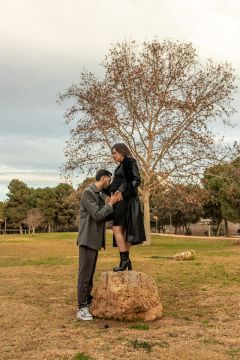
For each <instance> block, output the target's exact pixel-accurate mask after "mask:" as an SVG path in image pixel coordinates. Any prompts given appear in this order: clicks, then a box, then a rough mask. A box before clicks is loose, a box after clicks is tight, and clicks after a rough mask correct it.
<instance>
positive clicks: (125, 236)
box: [123, 228, 131, 252]
mask: <svg viewBox="0 0 240 360" xmlns="http://www.w3.org/2000/svg"><path fill="white" fill-rule="evenodd" d="M123 236H124V239H125V244H126V251H128V252H130V248H131V243H130V242H127V229H126V228H124V229H123Z"/></svg>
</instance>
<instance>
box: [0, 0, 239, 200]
mask: <svg viewBox="0 0 240 360" xmlns="http://www.w3.org/2000/svg"><path fill="white" fill-rule="evenodd" d="M239 19H240V2H239V0H227V1H225V0H215V1H214V0H85V1H83V0H41V1H39V0H5V1H4V0H0V45H1V53H0V125H1V126H0V200H1V199H4V198H5V196H6V192H7V185H8V183H9V182H10V180H11V179H13V178H18V179H20V180H22V181H24V182H26V183H27V184H28V185H29V186H34V187H38V186H40V187H43V186H55V185H57V184H58V183H59V182H60V180H61V179H60V176H59V168H60V166H61V164H62V163H63V161H64V153H63V148H64V142H65V140H66V139H67V138H68V134H69V128H68V127H67V126H66V125H65V124H64V120H63V112H64V106H59V105H58V104H57V103H56V100H57V96H58V93H59V92H63V91H64V89H66V88H67V87H68V86H70V85H71V84H72V83H74V82H77V81H78V79H79V75H80V72H81V71H82V70H83V68H84V69H87V70H90V71H93V72H95V73H97V74H100V73H101V67H100V65H99V64H100V62H101V61H102V59H103V57H104V55H105V54H106V52H107V51H108V49H109V47H110V46H111V44H113V43H115V42H117V41H121V40H125V39H127V40H128V39H136V40H138V41H143V40H151V39H153V38H154V37H155V36H158V37H159V39H160V40H162V39H164V38H168V39H172V40H176V39H178V40H186V41H192V42H193V45H194V46H195V47H196V48H197V49H198V52H199V55H200V56H201V58H202V59H205V58H207V57H212V58H213V59H215V60H217V61H229V62H231V63H232V65H233V66H234V67H235V69H236V71H237V74H238V75H240V50H239V34H240V21H239ZM235 104H236V106H237V107H239V104H240V101H239V93H238V94H237V96H236V98H235ZM233 121H234V122H235V123H236V127H235V129H225V130H222V129H219V131H220V132H221V131H224V133H225V136H226V139H227V140H229V141H232V140H233V139H236V140H237V139H238V138H239V137H240V126H239V123H238V124H237V122H238V115H235V117H234V118H233Z"/></svg>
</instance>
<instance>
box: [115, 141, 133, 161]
mask: <svg viewBox="0 0 240 360" xmlns="http://www.w3.org/2000/svg"><path fill="white" fill-rule="evenodd" d="M113 149H115V150H116V151H117V152H119V153H120V154H122V155H123V156H124V157H128V158H132V159H133V156H132V153H131V151H130V150H129V148H128V147H127V145H125V144H123V143H117V144H115V145H113V147H112V151H113Z"/></svg>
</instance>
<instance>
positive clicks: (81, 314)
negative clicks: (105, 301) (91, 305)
mask: <svg viewBox="0 0 240 360" xmlns="http://www.w3.org/2000/svg"><path fill="white" fill-rule="evenodd" d="M77 318H78V319H79V320H93V316H92V314H91V313H90V311H89V309H88V307H87V306H86V307H83V308H80V309H79V310H78V313H77Z"/></svg>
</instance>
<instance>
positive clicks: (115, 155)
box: [112, 148, 124, 162]
mask: <svg viewBox="0 0 240 360" xmlns="http://www.w3.org/2000/svg"><path fill="white" fill-rule="evenodd" d="M112 157H113V160H114V161H117V162H122V161H123V159H124V156H123V155H122V154H121V153H120V152H118V151H117V150H116V149H114V148H113V149H112Z"/></svg>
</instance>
